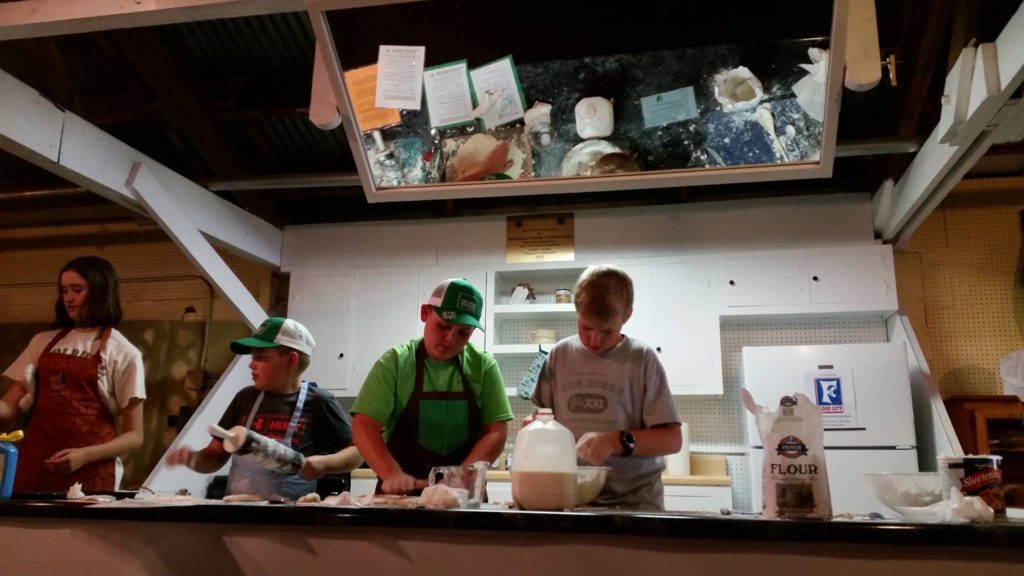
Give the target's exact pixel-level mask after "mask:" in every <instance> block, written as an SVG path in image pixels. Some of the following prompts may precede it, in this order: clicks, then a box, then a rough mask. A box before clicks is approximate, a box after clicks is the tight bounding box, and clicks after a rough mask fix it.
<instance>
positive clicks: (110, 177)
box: [0, 70, 282, 267]
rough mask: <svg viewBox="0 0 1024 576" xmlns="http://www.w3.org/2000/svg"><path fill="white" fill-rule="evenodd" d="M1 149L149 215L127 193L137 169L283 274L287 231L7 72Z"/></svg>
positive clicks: (210, 230) (222, 239)
mask: <svg viewBox="0 0 1024 576" xmlns="http://www.w3.org/2000/svg"><path fill="white" fill-rule="evenodd" d="M0 103H2V105H0V149H3V150H6V151H8V152H10V153H12V154H14V155H15V156H18V157H20V158H22V159H24V160H27V161H28V162H31V163H33V164H35V165H37V166H39V167H40V168H43V169H45V170H48V171H50V172H52V173H54V174H56V175H57V176H60V177H61V178H64V179H65V180H69V181H71V182H74V183H75V184H78V185H79V186H81V187H83V188H86V189H88V190H91V191H92V192H95V193H97V194H99V195H101V196H103V197H104V198H107V199H108V200H111V201H113V202H116V203H118V204H121V205H122V206H125V207H126V208H129V209H131V210H134V211H136V212H140V213H145V209H144V208H143V207H142V206H141V205H140V204H139V199H138V197H137V195H136V194H135V193H134V192H132V191H131V190H129V189H128V188H127V187H126V186H125V180H124V179H125V175H126V174H128V173H129V172H130V171H131V168H132V165H133V164H135V163H136V162H141V163H144V164H146V166H148V167H149V169H150V170H151V171H152V172H153V174H154V177H155V178H156V179H157V180H159V181H160V182H161V183H163V185H164V186H165V187H167V188H170V189H173V190H174V191H175V201H176V202H177V203H178V205H180V206H182V207H185V209H186V210H187V212H188V215H189V218H190V219H191V220H192V222H193V223H194V224H195V226H196V227H197V228H198V229H199V230H201V231H202V232H203V234H205V235H206V236H207V237H208V238H209V239H210V240H211V241H212V242H214V243H216V244H217V245H218V246H221V247H224V248H226V249H228V250H231V251H233V252H235V253H237V254H239V255H241V256H243V257H245V258H248V259H250V260H255V261H257V262H260V263H262V264H266V265H269V266H273V267H278V266H280V264H281V241H282V235H281V231H280V230H279V229H277V228H275V227H274V226H272V225H271V224H270V223H268V222H266V221H265V220H262V219H260V218H258V217H256V216H254V215H252V214H250V213H248V212H246V211H245V210H243V209H241V208H239V207H238V206H235V205H234V204H232V203H230V202H228V201H227V200H224V199H222V198H220V197H218V196H217V195H215V194H213V193H211V192H210V191H209V190H207V189H205V188H203V187H202V186H199V185H198V184H196V183H194V182H192V181H190V180H188V179H187V178H185V177H184V176H181V175H180V174H178V173H176V172H174V171H172V170H170V169H169V168H167V167H165V166H163V165H161V164H159V163H158V162H156V161H154V160H153V159H151V158H149V157H148V156H146V155H145V154H142V153H141V152H139V151H138V150H136V149H134V148H132V147H130V146H128V145H127V144H125V143H124V142H121V141H120V140H118V139H116V138H114V137H113V136H111V135H110V134H107V133H106V132H104V131H103V130H100V129H99V128H97V127H96V126H94V125H92V124H90V123H88V122H86V121H85V120H83V119H82V118H81V117H79V116H76V115H75V114H72V113H70V112H67V111H65V110H63V109H61V108H60V107H58V106H56V105H54V104H53V103H52V102H50V101H49V100H47V99H46V98H45V97H43V96H42V95H41V94H39V92H38V91H36V90H34V89H33V88H31V87H29V86H28V85H26V84H25V83H23V82H21V81H20V80H18V79H17V78H15V77H13V76H11V75H10V74H8V73H6V72H4V71H3V70H0Z"/></svg>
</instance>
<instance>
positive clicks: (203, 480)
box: [143, 356, 252, 498]
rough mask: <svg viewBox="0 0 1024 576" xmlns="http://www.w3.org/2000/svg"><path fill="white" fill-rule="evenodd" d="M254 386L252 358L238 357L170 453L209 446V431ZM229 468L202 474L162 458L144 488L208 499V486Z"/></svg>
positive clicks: (178, 438) (176, 438)
mask: <svg viewBox="0 0 1024 576" xmlns="http://www.w3.org/2000/svg"><path fill="white" fill-rule="evenodd" d="M250 384H252V376H251V374H250V372H249V357H248V356H236V357H235V359H234V360H233V361H232V362H231V364H229V365H228V367H227V369H226V370H224V373H223V374H222V375H221V377H220V380H218V381H217V383H216V384H215V385H214V386H213V388H212V389H211V390H210V393H209V394H207V395H206V398H205V399H204V400H203V402H202V403H201V404H200V405H199V407H198V408H197V409H196V411H195V413H194V414H192V417H191V418H189V420H188V423H187V424H185V427H184V428H182V429H181V432H180V433H179V434H178V435H177V436H176V437H175V438H174V441H173V442H171V445H170V446H169V447H168V449H167V450H168V452H169V451H171V450H174V449H176V448H179V447H182V446H185V447H188V448H190V449H192V450H198V449H200V448H203V447H205V446H206V445H207V444H209V443H210V435H209V434H208V433H207V432H206V427H207V426H208V425H210V424H216V423H217V422H218V421H219V420H220V417H221V416H222V415H223V414H224V411H225V410H227V408H228V404H230V403H231V399H232V398H234V397H235V394H237V393H238V391H239V390H241V389H242V388H244V387H246V386H248V385H250ZM228 466H230V462H229V463H228V464H226V465H225V466H224V468H222V469H221V470H220V471H218V472H214V473H213V474H200V473H198V472H195V471H193V470H192V469H191V468H188V467H186V466H174V467H171V466H167V465H166V464H164V460H163V458H161V459H160V461H159V462H157V464H156V466H154V467H153V471H152V472H150V473H149V476H148V477H147V478H146V481H145V483H144V484H143V485H144V486H146V487H148V488H150V489H151V490H154V491H156V492H162V493H172V494H173V493H174V492H176V491H178V490H181V489H182V488H184V489H186V490H188V491H189V493H191V494H192V496H194V497H196V498H205V497H206V486H207V484H209V482H210V477H211V476H213V475H214V474H227V468H228Z"/></svg>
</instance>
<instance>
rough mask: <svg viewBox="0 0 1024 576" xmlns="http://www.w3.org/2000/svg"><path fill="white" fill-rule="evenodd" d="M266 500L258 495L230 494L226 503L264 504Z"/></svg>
mask: <svg viewBox="0 0 1024 576" xmlns="http://www.w3.org/2000/svg"><path fill="white" fill-rule="evenodd" d="M264 500H266V498H263V497H262V496H258V495H256V494H230V495H228V496H225V497H224V502H263V501H264Z"/></svg>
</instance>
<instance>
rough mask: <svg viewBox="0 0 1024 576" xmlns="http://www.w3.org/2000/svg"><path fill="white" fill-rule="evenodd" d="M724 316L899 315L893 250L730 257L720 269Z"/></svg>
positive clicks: (853, 249)
mask: <svg viewBox="0 0 1024 576" xmlns="http://www.w3.org/2000/svg"><path fill="white" fill-rule="evenodd" d="M717 270H718V272H717V275H716V278H717V279H716V280H715V286H716V292H717V293H718V295H719V296H718V298H719V303H720V309H719V310H720V314H721V315H722V316H723V317H724V316H738V317H747V316H781V315H790V314H796V315H826V316H834V315H837V314H870V315H881V316H886V315H888V314H891V313H892V312H895V311H896V309H897V308H898V306H899V304H898V302H897V299H896V275H895V272H894V268H893V256H892V247H891V246H888V245H884V244H872V245H865V246H837V247H830V248H819V249H812V250H785V251H783V250H779V251H774V252H764V253H753V254H742V255H733V256H728V257H726V258H724V259H723V261H722V262H721V263H720V264H719V265H718V267H717Z"/></svg>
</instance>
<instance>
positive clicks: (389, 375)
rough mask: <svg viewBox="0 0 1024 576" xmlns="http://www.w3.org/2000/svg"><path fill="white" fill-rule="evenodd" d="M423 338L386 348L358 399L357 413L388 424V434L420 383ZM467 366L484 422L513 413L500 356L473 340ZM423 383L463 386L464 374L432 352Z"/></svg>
mask: <svg viewBox="0 0 1024 576" xmlns="http://www.w3.org/2000/svg"><path fill="white" fill-rule="evenodd" d="M420 340H422V338H416V339H413V340H410V341H408V342H406V343H404V344H400V345H398V346H396V347H394V348H392V349H390V350H388V351H387V352H385V353H384V355H383V356H381V357H380V359H378V360H377V362H376V363H375V364H374V365H373V368H371V369H370V373H369V374H367V375H366V381H365V382H363V387H362V389H360V390H359V397H357V398H356V401H355V404H353V405H352V413H353V414H365V415H367V416H369V417H371V418H373V419H374V420H376V421H378V422H381V423H383V424H384V438H385V439H387V438H390V437H391V432H392V431H393V430H394V429H395V425H396V424H397V422H398V417H399V416H400V415H401V414H402V412H403V411H404V410H405V406H406V404H408V403H409V397H410V396H412V390H413V387H414V386H415V384H416V347H417V346H418V345H419V343H420ZM459 361H460V362H462V370H463V372H465V374H466V379H467V380H469V387H470V388H471V389H472V390H473V396H474V397H475V398H476V401H477V405H478V406H479V407H480V425H481V426H486V425H488V424H492V423H494V422H501V421H503V420H511V419H512V407H511V406H510V405H509V403H508V396H507V395H506V394H505V383H504V381H503V380H502V378H501V371H500V370H498V363H497V362H495V361H494V357H493V356H491V355H490V354H488V353H486V352H484V351H483V350H481V349H479V348H477V347H476V346H475V345H474V344H472V343H467V344H466V347H465V348H463V349H462V352H460V353H459ZM423 389H424V391H427V392H456V391H460V390H462V379H461V378H460V377H459V371H458V368H457V367H456V366H455V364H454V363H453V362H437V361H434V360H431V359H430V358H429V357H428V358H427V359H426V360H425V361H424V366H423Z"/></svg>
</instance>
